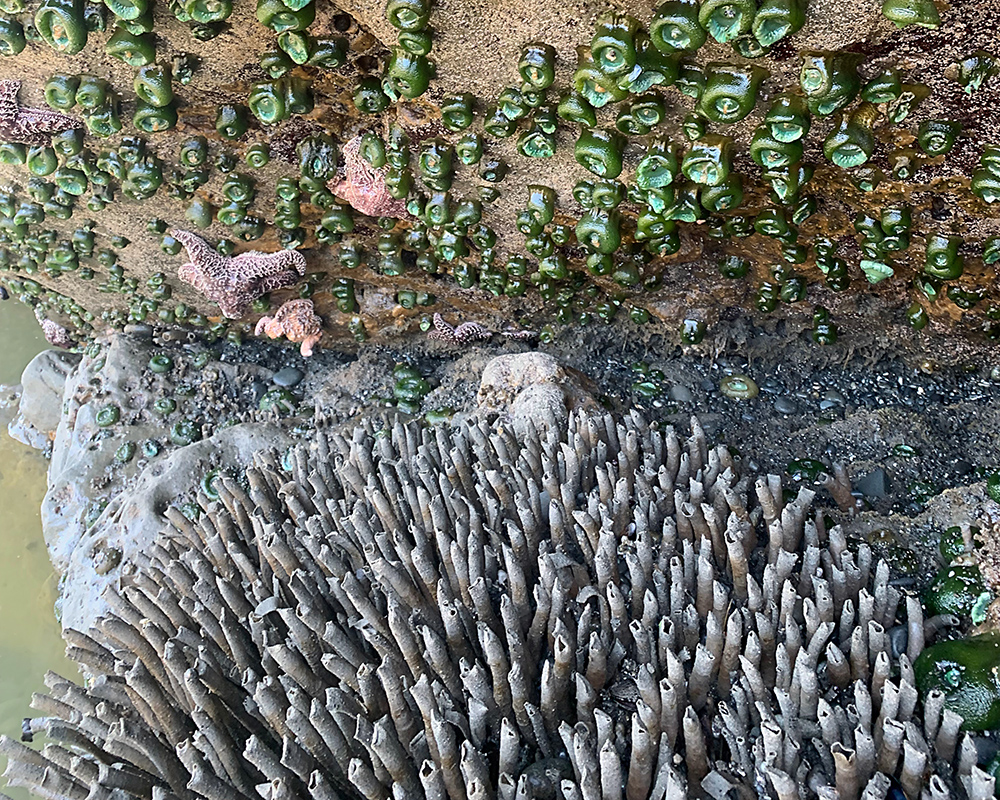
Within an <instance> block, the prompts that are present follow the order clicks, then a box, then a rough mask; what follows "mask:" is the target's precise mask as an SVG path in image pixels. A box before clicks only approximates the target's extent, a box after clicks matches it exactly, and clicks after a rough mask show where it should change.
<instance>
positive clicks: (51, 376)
mask: <svg viewBox="0 0 1000 800" xmlns="http://www.w3.org/2000/svg"><path fill="white" fill-rule="evenodd" d="M79 363H80V356H79V355H78V354H76V353H66V352H63V351H60V350H45V351H43V352H41V353H39V354H38V355H37V356H35V357H34V358H33V359H32V360H31V362H30V363H29V364H28V366H27V367H26V368H25V370H24V373H23V374H22V375H21V401H20V404H19V405H18V414H17V416H16V417H15V418H14V419H13V420H12V421H11V423H10V425H9V426H8V428H7V430H8V432H9V433H10V435H11V436H12V437H14V438H15V439H17V441H19V442H21V443H22V444H26V445H28V446H29V447H34V448H35V449H36V450H46V449H47V448H48V447H49V445H50V444H51V443H52V440H53V439H55V435H56V428H57V426H58V425H59V420H60V419H61V418H62V408H63V393H64V390H65V386H66V379H67V377H68V376H69V374H70V373H71V372H72V371H73V369H74V368H75V367H76V366H77V364H79Z"/></svg>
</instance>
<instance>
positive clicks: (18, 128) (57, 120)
mask: <svg viewBox="0 0 1000 800" xmlns="http://www.w3.org/2000/svg"><path fill="white" fill-rule="evenodd" d="M20 88H21V82H20V81H14V80H3V81H0V140H2V141H7V142H21V143H23V144H46V143H47V142H48V141H49V139H50V137H51V136H52V134H53V133H59V132H60V131H64V130H68V129H70V128H79V127H80V121H79V120H78V119H76V118H74V117H69V116H67V115H65V114H60V113H58V112H56V111H50V110H49V109H47V108H26V107H24V106H20V105H18V102H17V92H18V90H19V89H20Z"/></svg>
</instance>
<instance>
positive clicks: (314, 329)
mask: <svg viewBox="0 0 1000 800" xmlns="http://www.w3.org/2000/svg"><path fill="white" fill-rule="evenodd" d="M253 333H254V336H260V335H261V333H266V334H267V335H268V336H269V337H270V338H271V339H277V338H278V337H279V336H284V337H285V338H286V339H288V341H290V342H302V346H301V347H300V348H299V352H300V353H302V357H303V358H309V356H311V355H312V353H313V348H314V347H315V346H316V345H317V344H319V340H320V339H321V338H323V319H322V318H321V317H320V316H319V315H317V314H316V311H315V310H314V309H313V302H312V300H288V301H287V302H285V303H282V304H281V308H279V309H278V310H277V311H276V312H275V314H274V316H273V317H261V318H260V319H259V320H258V321H257V327H256V328H254V331H253Z"/></svg>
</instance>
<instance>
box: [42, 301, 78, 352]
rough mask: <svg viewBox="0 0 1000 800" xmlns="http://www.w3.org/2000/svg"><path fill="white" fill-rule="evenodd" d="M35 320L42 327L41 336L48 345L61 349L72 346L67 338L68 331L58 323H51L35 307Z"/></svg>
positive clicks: (71, 341) (70, 340)
mask: <svg viewBox="0 0 1000 800" xmlns="http://www.w3.org/2000/svg"><path fill="white" fill-rule="evenodd" d="M35 319H37V320H38V324H39V325H41V326H42V334H43V335H44V336H45V341H47V342H48V343H49V344H50V345H52V346H53V347H62V348H67V347H72V346H73V344H74V343H73V340H72V339H70V338H69V331H68V330H66V329H65V328H64V327H63V326H62V325H60V324H59V323H58V322H53V321H52V320H50V319H49V318H48V317H46V316H44V314H43V313H42V311H41V309H40V308H37V307H36V309H35Z"/></svg>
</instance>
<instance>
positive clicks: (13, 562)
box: [0, 300, 77, 800]
mask: <svg viewBox="0 0 1000 800" xmlns="http://www.w3.org/2000/svg"><path fill="white" fill-rule="evenodd" d="M0 342H3V346H2V347H0V384H5V385H8V386H9V385H13V384H17V383H19V382H20V380H21V371H22V370H23V369H24V367H25V365H27V363H28V362H29V361H30V360H31V359H32V357H33V356H34V355H35V354H37V353H38V352H40V351H41V350H44V349H45V348H46V347H47V346H48V345H47V344H46V342H45V339H44V338H43V337H42V334H41V330H40V329H39V327H38V323H37V322H35V318H34V316H33V315H32V313H31V311H30V310H29V309H28V308H27V307H25V306H23V305H21V304H20V303H17V302H15V301H14V300H8V301H7V302H5V303H0ZM47 467H48V462H47V461H46V460H45V459H44V458H43V457H42V456H41V454H40V453H38V452H36V451H35V450H32V449H30V448H28V447H25V446H24V445H22V444H20V443H19V442H16V441H14V440H13V439H11V438H10V436H8V435H7V430H6V426H3V429H2V430H0V733H2V734H6V735H7V736H9V737H11V738H12V739H18V738H19V737H20V733H21V720H22V719H23V718H24V717H27V716H32V715H33V714H34V713H35V712H33V711H32V710H31V708H30V707H29V702H30V700H31V693H32V692H44V691H45V684H44V682H43V680H42V678H43V676H44V675H45V672H46V671H47V670H53V671H55V672H59V673H60V674H62V675H64V676H66V677H67V678H71V679H76V677H77V670H76V666H75V665H74V664H73V663H71V662H70V661H68V660H67V659H66V657H65V654H64V652H63V649H64V645H63V641H62V638H61V637H60V635H59V623H58V622H57V621H56V618H55V611H54V604H55V601H56V592H57V579H56V575H55V573H54V572H53V569H52V565H51V564H50V563H49V558H48V554H47V553H46V550H45V542H44V541H43V540H42V528H41V520H40V517H39V507H40V505H41V502H42V496H43V495H44V494H45V471H46V469H47ZM3 766H6V765H5V764H4V765H3ZM3 791H4V792H6V793H7V794H8V795H10V797H12V798H13V799H14V800H25V799H26V798H28V797H29V795H28V793H27V792H25V791H23V790H21V789H7V788H4V790H3Z"/></svg>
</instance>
